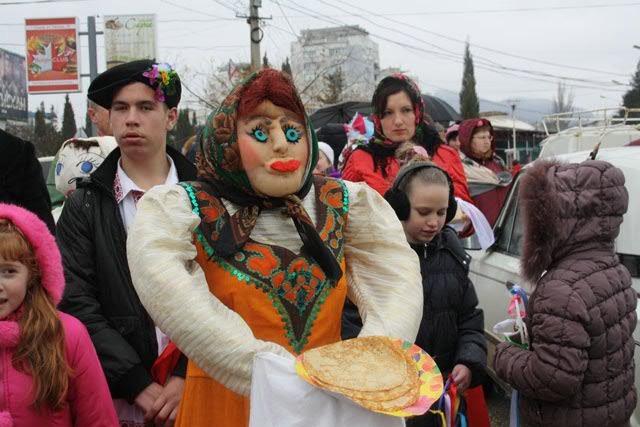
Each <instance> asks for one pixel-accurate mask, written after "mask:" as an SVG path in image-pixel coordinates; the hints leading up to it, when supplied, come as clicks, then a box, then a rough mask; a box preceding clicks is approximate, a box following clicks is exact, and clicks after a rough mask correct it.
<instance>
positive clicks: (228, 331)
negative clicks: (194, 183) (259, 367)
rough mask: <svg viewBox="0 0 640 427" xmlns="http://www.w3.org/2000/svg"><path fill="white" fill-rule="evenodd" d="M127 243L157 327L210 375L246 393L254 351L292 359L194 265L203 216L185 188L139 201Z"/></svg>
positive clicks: (162, 189) (157, 190)
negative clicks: (260, 336) (255, 332)
mask: <svg viewBox="0 0 640 427" xmlns="http://www.w3.org/2000/svg"><path fill="white" fill-rule="evenodd" d="M137 207H138V210H137V213H136V216H135V219H134V222H133V224H132V225H131V227H130V228H129V232H128V238H127V256H128V258H129V268H130V270H131V278H132V279H133V285H134V287H135V288H136V291H137V292H138V295H139V296H140V300H141V301H142V304H143V305H144V306H145V308H146V309H147V311H148V312H149V314H150V315H151V318H152V319H153V321H154V322H155V323H156V325H157V326H158V327H159V328H160V330H162V331H163V332H164V333H165V334H167V335H168V336H169V337H170V338H171V340H173V342H175V343H176V345H177V346H178V347H179V348H180V350H182V352H183V353H184V354H185V355H186V356H187V357H188V358H189V359H191V360H192V361H193V362H195V363H196V364H197V365H198V366H199V367H200V368H202V369H203V370H204V371H205V372H206V373H207V374H208V375H210V376H211V377H212V378H213V379H215V380H216V381H218V382H220V383H222V384H224V385H225V386H226V387H227V388H229V389H230V390H232V391H234V392H236V393H240V394H243V395H245V396H248V395H249V392H250V387H251V368H252V364H253V358H254V356H255V354H256V353H257V352H260V351H265V352H271V353H276V354H279V355H281V356H285V357H289V358H292V359H293V356H292V355H291V354H290V353H289V352H288V351H287V350H286V349H285V348H284V347H282V346H280V345H278V344H275V343H272V342H266V341H261V340H258V339H256V338H255V337H254V336H253V333H252V332H251V329H250V328H249V326H248V325H247V324H246V323H245V321H244V320H243V319H242V318H241V317H240V316H239V315H238V314H237V313H235V312H234V311H232V310H230V309H229V308H227V307H226V306H225V305H224V304H222V302H220V300H219V299H217V298H216V297H215V296H214V295H213V294H211V292H209V288H208V286H207V281H206V279H205V275H204V272H203V271H202V269H201V268H200V266H199V265H198V264H197V263H196V262H195V257H196V247H195V246H194V244H193V232H194V230H195V228H196V227H197V226H198V225H199V223H200V218H199V217H198V215H196V214H195V213H194V212H193V211H192V208H191V202H190V201H189V197H188V195H187V192H186V191H185V189H184V188H182V187H181V186H178V185H174V186H169V185H163V186H157V187H154V188H153V189H151V190H150V191H148V192H147V193H146V194H145V195H144V196H143V197H142V198H141V199H140V201H139V202H138V205H137Z"/></svg>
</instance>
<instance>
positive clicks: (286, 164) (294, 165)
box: [269, 159, 300, 172]
mask: <svg viewBox="0 0 640 427" xmlns="http://www.w3.org/2000/svg"><path fill="white" fill-rule="evenodd" d="M269 167H270V168H271V169H273V170H274V171H278V172H293V171H295V170H297V169H298V168H299V167H300V161H299V160H296V159H291V160H286V161H285V160H276V161H275V162H272V163H271V164H270V165H269Z"/></svg>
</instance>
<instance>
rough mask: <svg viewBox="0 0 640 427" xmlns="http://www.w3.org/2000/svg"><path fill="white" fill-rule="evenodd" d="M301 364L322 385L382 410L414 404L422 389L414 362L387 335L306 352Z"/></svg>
mask: <svg viewBox="0 0 640 427" xmlns="http://www.w3.org/2000/svg"><path fill="white" fill-rule="evenodd" d="M302 365H303V366H304V368H305V370H306V371H307V374H308V375H309V377H311V379H312V380H313V381H314V382H315V383H316V384H317V385H318V386H319V387H321V388H324V389H326V390H329V391H332V392H336V393H340V394H342V395H344V396H346V397H348V398H349V399H351V400H353V401H354V402H356V403H358V404H359V405H361V406H363V407H365V408H367V409H370V410H373V411H382V412H393V411H397V410H400V409H404V408H406V407H408V406H411V405H412V404H413V403H415V401H416V400H417V399H418V396H419V393H420V379H419V377H418V370H417V368H416V365H415V363H414V362H413V360H412V359H411V357H409V355H407V353H405V352H404V351H403V350H402V349H401V348H400V347H399V346H397V345H396V344H394V343H393V342H392V340H391V339H390V338H387V337H362V338H354V339H351V340H346V341H341V342H337V343H335V344H329V345H326V346H323V347H319V348H316V349H313V350H309V351H307V352H305V353H304V354H303V356H302Z"/></svg>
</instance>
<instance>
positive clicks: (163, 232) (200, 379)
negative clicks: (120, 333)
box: [127, 69, 422, 427]
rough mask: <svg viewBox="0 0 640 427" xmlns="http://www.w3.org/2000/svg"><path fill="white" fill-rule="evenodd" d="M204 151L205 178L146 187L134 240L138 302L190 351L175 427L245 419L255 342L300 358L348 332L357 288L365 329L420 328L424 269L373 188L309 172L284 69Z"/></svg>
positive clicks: (308, 137) (228, 112) (310, 155)
mask: <svg viewBox="0 0 640 427" xmlns="http://www.w3.org/2000/svg"><path fill="white" fill-rule="evenodd" d="M201 148H202V150H201V155H200V156H199V158H198V180H197V181H195V182H190V183H182V184H181V185H178V186H162V187H156V188H154V189H152V190H151V191H149V192H148V193H147V194H146V195H145V196H144V197H143V198H142V199H141V200H140V202H139V204H138V215H137V216H136V220H135V222H134V224H133V225H132V227H131V229H130V231H129V239H128V242H127V244H128V247H127V249H128V250H127V253H128V257H129V266H130V269H131V272H132V278H133V281H134V285H135V287H136V290H137V291H138V294H139V295H140V299H141V301H142V302H143V304H144V305H145V306H146V308H147V310H148V311H149V313H150V314H151V316H152V317H153V319H154V320H155V321H156V322H157V324H158V325H159V326H160V327H161V328H162V330H163V331H166V333H167V334H168V335H169V336H170V337H171V339H172V340H173V341H174V342H175V343H176V344H177V345H178V347H179V348H180V349H181V350H182V351H183V352H184V353H185V354H186V355H187V356H188V357H189V367H188V372H187V379H186V384H185V393H184V397H183V401H182V403H181V406H180V414H179V417H178V421H177V424H178V425H180V426H190V427H198V426H212V425H215V426H246V425H247V423H248V419H249V418H248V414H249V400H248V398H247V396H248V395H249V392H250V388H251V387H250V385H251V377H252V363H253V359H254V357H255V355H256V353H258V352H271V353H275V354H277V355H281V356H284V357H286V358H289V359H291V360H292V361H293V356H294V355H297V354H300V353H302V352H303V351H306V350H309V349H312V348H315V347H319V346H322V345H325V344H330V343H333V342H337V341H339V340H340V319H341V314H342V308H343V305H344V302H345V297H346V296H347V294H348V295H349V298H350V299H351V300H353V301H354V302H355V304H356V305H357V306H358V308H359V310H360V314H361V316H362V318H363V319H364V327H363V329H362V332H361V335H362V336H365V335H385V336H392V337H399V338H402V339H405V340H409V341H413V340H414V339H415V337H416V334H417V330H418V326H419V323H420V317H421V313H422V289H421V279H420V268H419V263H418V260H417V257H416V255H415V253H414V252H413V251H412V250H411V248H410V247H409V245H408V244H407V243H406V241H404V239H403V237H402V236H403V233H402V226H401V224H400V222H399V221H398V220H397V218H396V217H395V215H394V212H393V210H392V209H391V208H390V207H389V206H388V204H387V203H386V202H385V201H384V200H383V199H382V197H380V196H379V195H378V194H377V193H376V192H375V191H373V190H371V189H370V188H369V187H367V186H366V185H363V184H354V183H349V182H343V181H340V180H335V179H331V178H327V177H321V176H314V175H313V169H314V167H315V165H316V162H317V157H318V145H317V140H316V136H315V133H314V130H313V128H312V127H311V124H310V121H309V120H308V118H307V116H306V114H305V110H304V107H303V105H302V101H301V100H300V97H299V95H298V93H297V91H296V89H295V87H294V85H293V82H292V81H291V79H290V78H289V77H287V76H286V74H283V73H281V72H279V71H276V70H272V69H266V70H262V71H260V72H258V73H256V74H253V75H251V76H250V77H248V78H247V79H246V80H245V81H243V82H242V83H241V84H240V85H239V86H238V87H236V88H235V89H234V90H233V91H232V92H231V94H230V95H229V96H228V97H227V98H226V99H225V100H224V102H223V103H222V105H221V106H220V108H219V109H218V111H217V112H216V113H215V114H212V115H211V117H210V118H209V120H208V123H207V127H206V129H205V130H204V132H203V135H202V138H201ZM298 398H302V396H291V405H292V407H291V408H292V409H291V410H292V411H294V410H295V405H296V403H295V402H296V399H298ZM319 416H321V415H319Z"/></svg>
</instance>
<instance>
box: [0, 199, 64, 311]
mask: <svg viewBox="0 0 640 427" xmlns="http://www.w3.org/2000/svg"><path fill="white" fill-rule="evenodd" d="M0 218H2V219H8V220H9V221H11V222H12V223H13V224H14V225H15V226H16V227H17V228H19V229H20V231H21V232H22V234H23V235H24V236H25V237H26V238H27V240H28V241H29V243H30V244H31V247H32V248H33V250H34V251H35V255H36V260H37V261H38V266H39V267H40V271H41V273H42V279H41V283H42V286H43V287H44V289H45V290H46V291H47V292H48V293H49V295H51V297H52V298H53V302H54V304H56V305H57V304H58V303H59V302H60V299H61V298H62V292H63V291H64V272H63V270H62V257H61V256H60V250H59V249H58V245H57V244H56V241H55V239H54V237H53V236H52V235H51V233H50V232H49V229H48V228H47V226H46V225H45V223H44V222H42V221H41V220H40V218H38V217H37V216H36V215H35V214H34V213H31V212H29V211H28V210H26V209H24V208H21V207H19V206H15V205H8V204H4V203H0Z"/></svg>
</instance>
